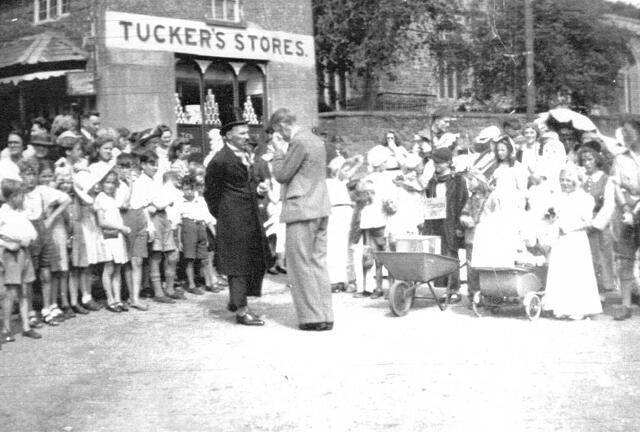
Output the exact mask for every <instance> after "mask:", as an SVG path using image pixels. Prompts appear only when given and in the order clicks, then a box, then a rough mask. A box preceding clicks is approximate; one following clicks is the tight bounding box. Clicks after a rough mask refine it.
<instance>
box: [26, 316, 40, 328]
mask: <svg viewBox="0 0 640 432" xmlns="http://www.w3.org/2000/svg"><path fill="white" fill-rule="evenodd" d="M29 327H31V328H37V329H39V328H42V323H41V322H40V320H39V319H38V317H37V316H35V315H32V316H30V317H29Z"/></svg>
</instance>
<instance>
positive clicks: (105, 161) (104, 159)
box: [89, 136, 116, 183]
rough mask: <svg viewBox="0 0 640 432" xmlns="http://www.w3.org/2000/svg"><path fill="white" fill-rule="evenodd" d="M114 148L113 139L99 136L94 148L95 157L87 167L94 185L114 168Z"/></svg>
mask: <svg viewBox="0 0 640 432" xmlns="http://www.w3.org/2000/svg"><path fill="white" fill-rule="evenodd" d="M114 146H115V139H114V138H112V137H110V136H101V137H98V138H97V139H96V142H95V148H94V149H95V151H96V157H95V159H94V162H93V163H92V164H91V165H89V173H90V174H91V176H92V177H93V180H94V181H95V182H96V183H98V181H99V180H100V179H102V178H103V177H104V176H105V175H106V174H107V173H108V172H109V171H111V170H112V169H113V168H115V166H116V158H115V157H113V148H114Z"/></svg>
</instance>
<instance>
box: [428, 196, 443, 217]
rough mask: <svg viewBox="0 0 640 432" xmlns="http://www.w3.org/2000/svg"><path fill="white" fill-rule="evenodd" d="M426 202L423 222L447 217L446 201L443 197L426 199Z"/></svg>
mask: <svg viewBox="0 0 640 432" xmlns="http://www.w3.org/2000/svg"><path fill="white" fill-rule="evenodd" d="M426 201H427V202H426V207H425V213H424V219H425V220H435V219H445V218H446V217H447V201H446V198H445V197H435V198H427V200H426Z"/></svg>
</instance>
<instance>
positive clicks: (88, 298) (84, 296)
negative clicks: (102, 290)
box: [82, 294, 93, 303]
mask: <svg viewBox="0 0 640 432" xmlns="http://www.w3.org/2000/svg"><path fill="white" fill-rule="evenodd" d="M91 300H93V297H92V296H91V294H82V303H89V302H90V301H91Z"/></svg>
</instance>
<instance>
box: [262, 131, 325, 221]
mask: <svg viewBox="0 0 640 432" xmlns="http://www.w3.org/2000/svg"><path fill="white" fill-rule="evenodd" d="M273 176H274V177H275V179H276V180H277V181H278V182H280V183H282V213H281V214H280V221H281V222H283V223H290V222H300V221H305V220H311V219H317V218H321V217H326V216H329V213H331V204H330V202H329V193H328V191H327V181H326V180H327V154H326V150H325V148H324V143H323V142H322V140H321V139H320V138H319V137H317V136H315V135H313V134H312V133H311V132H307V131H300V132H298V133H297V134H296V135H295V136H294V137H293V139H292V140H291V143H289V150H288V151H287V153H286V154H283V153H281V152H277V153H276V155H275V156H274V158H273Z"/></svg>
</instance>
